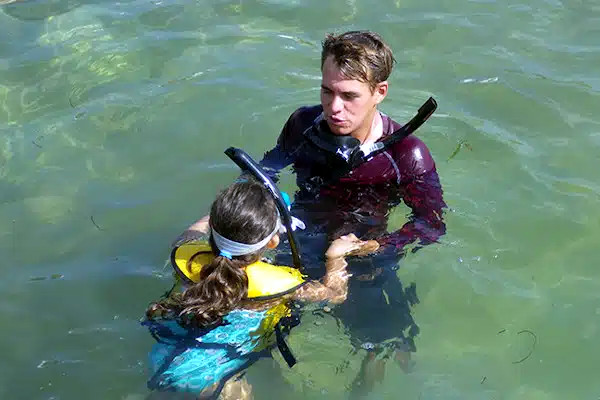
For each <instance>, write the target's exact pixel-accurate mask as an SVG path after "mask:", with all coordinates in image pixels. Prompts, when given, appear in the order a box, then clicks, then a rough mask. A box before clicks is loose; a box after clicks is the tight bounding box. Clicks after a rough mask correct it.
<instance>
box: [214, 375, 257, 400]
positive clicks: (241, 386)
mask: <svg viewBox="0 0 600 400" xmlns="http://www.w3.org/2000/svg"><path fill="white" fill-rule="evenodd" d="M253 398H254V396H253V395H252V385H251V384H250V383H248V380H247V379H246V377H245V376H243V374H239V375H237V376H234V377H233V378H231V379H229V380H228V381H227V383H225V386H223V390H222V391H221V395H220V396H219V400H252V399H253Z"/></svg>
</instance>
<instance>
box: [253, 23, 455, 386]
mask: <svg viewBox="0 0 600 400" xmlns="http://www.w3.org/2000/svg"><path fill="white" fill-rule="evenodd" d="M394 61H395V60H394V57H393V55H392V51H391V49H390V48H389V46H388V45H387V44H386V43H384V42H383V40H382V38H381V37H380V36H379V35H378V34H376V33H373V32H369V31H353V32H346V33H343V34H341V35H328V36H327V37H326V38H325V40H324V42H323V48H322V53H321V72H322V80H321V104H320V105H317V106H310V107H301V108H299V109H297V110H296V111H295V112H294V113H292V115H291V116H290V117H289V119H288V121H287V122H286V124H285V126H284V127H283V130H282V132H281V134H280V136H279V139H278V141H277V144H276V146H275V147H274V148H273V149H271V150H270V151H268V152H267V153H266V154H265V156H264V158H263V160H262V162H261V165H262V166H263V168H265V170H267V171H269V172H270V173H272V174H273V175H274V174H276V173H277V172H278V171H279V170H281V169H282V168H284V167H286V166H288V165H290V164H292V165H293V167H294V171H295V172H296V180H297V184H298V187H299V191H298V192H297V193H296V196H295V200H294V204H293V209H292V211H293V213H294V215H295V216H298V217H300V219H302V220H303V221H304V222H306V225H307V226H308V230H309V232H308V233H309V234H308V235H302V236H300V237H299V239H300V241H301V242H304V243H302V244H303V246H302V249H303V250H304V252H305V253H306V254H303V257H304V259H305V264H308V265H309V266H310V265H311V264H312V265H315V264H317V263H314V262H310V261H309V260H311V257H314V256H313V255H314V254H321V253H322V250H323V249H324V248H325V247H326V245H327V242H328V241H330V240H331V239H333V238H336V237H338V236H340V235H342V234H345V233H349V232H355V233H356V234H357V236H359V237H361V239H363V240H366V239H376V240H377V241H378V242H379V243H380V244H381V245H382V246H383V248H384V249H386V250H384V251H383V252H382V254H380V256H379V257H375V258H372V259H371V260H368V261H361V262H360V264H362V265H357V266H356V268H355V271H352V272H355V276H354V278H353V280H352V281H351V284H350V291H349V297H348V300H347V301H346V303H345V304H344V305H342V306H341V307H338V308H336V313H337V315H338V316H339V317H341V318H342V320H343V321H344V323H345V325H346V326H347V327H349V328H350V330H351V334H352V337H353V339H355V340H357V341H358V342H359V343H361V344H362V346H363V348H368V349H370V350H374V351H373V352H371V353H370V354H369V356H368V357H367V358H366V359H365V363H364V364H363V369H365V370H364V371H362V372H363V375H364V376H363V377H362V378H361V377H359V381H360V382H359V381H357V384H359V383H360V386H362V388H363V389H367V390H368V389H369V386H370V385H371V384H372V383H373V382H367V381H366V378H365V377H366V376H373V374H372V373H369V372H368V371H366V369H369V368H376V369H377V370H380V371H382V368H381V365H379V366H374V367H369V365H370V364H376V363H374V362H371V361H375V360H376V358H378V357H376V355H377V354H380V355H381V354H387V353H388V350H387V349H386V350H385V352H383V353H382V349H383V347H382V345H381V343H384V342H385V343H387V344H390V345H391V346H392V347H393V350H394V353H395V357H396V359H397V360H398V361H399V362H400V363H401V364H406V362H407V358H409V357H408V356H409V355H410V352H412V351H415V346H414V341H413V337H414V336H415V335H416V334H417V333H418V327H417V326H416V324H415V323H414V320H413V319H412V316H411V315H410V306H411V305H412V304H414V303H415V302H417V301H418V300H417V298H416V294H415V293H414V286H413V287H412V288H411V289H412V290H408V289H407V290H404V289H403V288H402V284H401V283H400V282H399V281H398V279H397V276H396V274H395V272H394V271H395V270H396V269H397V264H398V259H399V255H401V254H403V249H404V247H405V246H406V245H407V244H410V243H413V242H415V241H417V240H418V241H419V243H418V244H419V245H426V244H430V243H433V242H435V241H436V240H437V239H438V238H439V237H440V236H441V235H443V234H444V233H445V224H444V222H443V219H442V210H443V208H445V207H446V205H445V203H444V200H443V197H442V188H441V185H440V182H439V178H438V175H437V172H436V168H435V163H434V160H433V158H432V156H431V153H430V152H429V149H428V148H427V146H426V145H425V144H424V143H423V142H422V141H421V140H420V139H419V138H417V137H416V136H414V135H410V136H408V137H406V138H405V139H403V140H401V141H400V142H397V143H395V144H394V145H391V146H390V147H388V148H386V149H385V151H383V152H380V153H379V154H377V155H375V156H374V157H372V158H370V159H368V161H364V162H363V163H362V164H360V165H358V166H355V165H354V166H352V167H348V164H347V163H346V164H345V163H344V155H345V156H346V159H347V158H348V157H347V156H348V154H349V152H348V149H352V148H353V147H356V146H358V145H360V146H361V148H364V147H365V146H368V145H371V144H374V143H378V142H381V141H382V140H384V139H385V138H387V137H389V136H390V135H391V134H392V133H393V132H394V131H396V130H397V129H399V128H400V127H401V125H400V124H398V123H397V122H395V121H393V120H392V119H391V118H390V117H388V116H387V115H385V114H383V113H381V112H380V111H379V110H378V108H377V107H378V105H379V104H380V103H381V102H382V101H383V100H384V99H385V97H386V95H387V92H388V81H387V79H388V77H389V75H390V73H391V72H392V68H393V64H394ZM401 201H404V203H405V204H406V205H407V206H408V207H410V208H411V210H412V213H411V215H410V217H409V219H408V221H407V222H406V223H405V224H404V226H402V227H401V228H400V229H399V230H397V231H395V232H392V233H387V218H388V215H389V212H390V209H391V208H392V207H394V206H396V205H398V204H399V203H400V202H401ZM311 233H312V234H311ZM320 233H325V234H326V235H318V234H320ZM316 238H320V242H319V239H316ZM307 244H308V246H307ZM413 251H414V250H413ZM311 261H312V260H311ZM315 261H316V260H315ZM365 264H369V265H367V266H365ZM369 268H370V269H369ZM308 271H309V274H313V272H311V271H310V268H309V270H308ZM319 273H321V272H320V271H315V272H314V275H318V274H319ZM378 344H379V345H378ZM387 356H389V354H387ZM387 356H386V355H383V356H382V357H383V358H387ZM371 380H372V379H371Z"/></svg>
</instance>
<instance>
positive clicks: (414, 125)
mask: <svg viewBox="0 0 600 400" xmlns="http://www.w3.org/2000/svg"><path fill="white" fill-rule="evenodd" d="M436 109H437V102H436V101H435V99H434V98H433V97H430V98H429V99H428V100H427V101H426V102H425V103H424V104H423V105H422V106H421V107H420V108H419V111H418V112H417V114H416V115H415V116H414V117H413V118H412V119H411V120H410V121H409V122H408V123H407V124H405V125H404V126H402V127H401V128H400V129H398V130H396V131H394V132H393V133H392V134H391V135H389V136H388V137H387V138H385V139H384V140H382V141H380V142H375V143H373V144H372V145H371V146H369V147H368V148H367V149H366V151H365V150H364V149H361V146H360V141H359V140H358V139H356V138H354V137H351V136H339V135H334V134H333V133H331V131H329V128H328V127H327V123H326V122H325V121H324V120H321V121H319V122H317V123H316V124H315V125H313V127H312V128H310V129H307V130H306V131H305V132H304V136H305V137H306V138H307V139H308V140H309V141H310V142H311V143H312V144H314V145H315V146H316V147H318V148H320V149H321V150H324V151H325V152H327V153H329V154H330V162H331V164H332V167H333V168H334V169H335V171H334V172H333V175H332V178H333V179H339V178H341V177H342V176H344V175H346V174H347V173H348V172H350V171H352V170H353V169H355V168H357V167H358V166H359V165H361V164H363V163H365V162H367V161H369V160H370V159H372V158H373V157H375V156H376V155H377V154H379V153H381V152H383V151H385V149H387V148H388V147H390V146H392V145H394V144H396V143H398V142H399V141H401V140H403V139H404V138H406V137H407V136H408V135H410V134H411V133H413V132H414V131H416V130H417V129H418V128H419V127H420V126H421V125H423V124H424V123H425V121H427V119H429V117H430V116H431V114H433V113H434V112H435V110H436Z"/></svg>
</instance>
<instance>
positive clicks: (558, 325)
mask: <svg viewBox="0 0 600 400" xmlns="http://www.w3.org/2000/svg"><path fill="white" fill-rule="evenodd" d="M357 28H358V29H365V28H368V29H373V30H377V31H378V32H380V33H381V34H382V35H383V36H384V37H385V38H386V39H387V41H388V42H389V43H390V45H391V47H392V48H393V49H394V50H395V54H396V58H397V60H398V65H397V67H396V69H395V72H394V73H393V75H392V78H391V80H390V94H389V96H388V98H387V99H386V100H385V102H384V104H383V107H382V110H383V111H385V112H386V113H388V114H389V115H391V116H393V117H394V118H395V119H397V120H399V121H404V120H406V119H407V118H409V117H410V116H412V114H413V113H414V110H415V109H416V107H418V106H419V105H420V104H421V103H422V102H423V101H424V100H426V99H427V97H428V96H430V95H433V96H435V98H436V99H437V100H438V103H439V104H440V107H439V109H438V112H437V113H436V114H435V115H434V116H433V117H432V119H431V120H430V121H429V122H428V123H427V124H426V125H425V126H424V127H423V128H421V129H420V131H419V135H420V136H421V137H422V138H423V139H424V140H425V141H426V142H427V144H428V146H429V147H430V149H431V151H432V153H433V154H434V157H435V158H436V161H437V167H438V171H439V173H440V177H441V180H442V184H443V187H444V191H445V199H446V201H447V203H448V204H449V206H450V208H451V211H449V212H448V213H447V215H446V221H447V226H448V234H447V235H446V236H444V237H443V238H442V240H441V242H440V243H439V244H436V245H432V246H429V247H427V248H425V249H423V250H421V251H419V252H417V253H415V254H411V255H409V256H408V257H407V258H406V259H405V260H404V261H403V263H402V267H401V268H400V270H399V271H398V274H399V276H400V279H401V280H402V281H403V282H405V283H407V284H408V283H410V282H415V283H416V287H417V294H418V296H419V298H420V300H421V302H420V304H418V305H417V306H416V307H415V309H414V318H415V320H416V322H417V324H418V325H419V327H420V328H421V333H420V334H419V336H418V337H417V340H416V345H417V352H416V353H415V354H414V357H413V360H414V361H415V366H414V370H413V372H412V373H409V374H406V373H404V372H402V370H401V369H400V368H399V367H398V366H396V365H395V364H394V363H392V362H389V363H388V365H387V370H386V375H385V379H384V380H383V382H381V383H380V384H379V385H378V386H376V388H375V390H374V391H373V392H372V393H371V394H370V398H372V399H415V400H416V399H423V400H425V399H473V400H475V399H490V400H491V399H495V400H497V399H510V400H513V399H534V400H538V399H539V400H542V399H543V400H550V399H561V400H562V399H598V397H599V396H600V384H599V383H597V382H598V381H597V376H596V372H595V371H596V368H597V362H598V360H600V347H599V346H597V341H598V339H600V325H599V322H598V321H599V319H600V303H599V298H600V295H599V293H600V279H599V278H600V273H599V272H597V267H598V265H597V264H596V263H597V259H598V257H597V254H596V252H597V251H598V249H599V245H598V238H599V237H600V217H599V215H600V213H599V212H598V211H599V210H600V184H599V183H598V182H599V181H600V180H599V178H600V173H599V172H597V171H598V165H599V162H600V156H599V154H600V117H599V116H598V112H599V110H600V75H598V66H599V65H600V3H598V2H597V1H588V2H583V1H565V2H561V1H559V0H556V1H553V0H531V1H528V2H524V1H520V2H519V1H515V0H508V1H503V2H499V1H498V2H496V1H492V0H487V1H486V0H479V1H433V0H420V1H417V0H405V1H401V0H398V1H377V2H372V1H367V0H346V1H340V0H334V1H329V2H323V1H315V0H311V1H300V0H294V1H292V0H290V1H281V0H272V1H256V0H254V1H252V0H251V1H242V0H240V1H238V2H230V1H216V0H213V1H202V0H198V1H186V0H183V1H180V2H174V1H150V0H146V1H142V0H135V1H122V2H101V1H88V2H78V0H50V1H45V0H37V1H33V0H32V1H21V2H17V3H14V4H9V5H4V6H1V8H0V38H1V40H0V255H1V259H2V264H1V272H2V275H1V279H0V292H1V293H2V295H3V296H2V297H3V300H2V302H0V316H1V317H2V318H1V321H2V323H1V324H2V325H1V326H2V336H1V340H0V354H2V358H3V361H2V363H0V398H2V399H61V400H63V399H81V398H86V399H127V400H137V399H141V398H143V396H144V395H145V393H146V391H145V380H146V377H147V375H146V354H147V351H148V349H149V347H150V346H151V344H152V339H151V338H150V337H149V335H148V334H147V333H146V332H145V331H144V330H143V329H142V328H141V327H140V326H139V325H138V319H139V318H140V316H141V315H142V313H143V311H144V309H145V306H146V305H147V303H148V302H149V301H151V300H152V299H155V298H156V297H157V296H159V295H160V294H162V293H163V292H164V291H165V290H166V289H167V288H168V287H169V284H170V277H169V272H170V271H169V269H168V267H165V261H166V259H167V255H168V250H169V247H168V246H169V243H170V241H171V240H172V239H173V238H174V237H175V236H176V235H177V234H178V233H179V232H180V231H181V230H182V229H183V228H184V227H185V226H186V225H187V224H189V223H190V222H191V221H193V220H195V219H196V218H198V217H200V216H202V215H204V214H205V213H206V212H207V207H208V205H209V204H210V201H211V200H212V198H213V196H214V194H215V192H216V191H217V190H218V189H219V188H221V187H223V186H224V185H226V184H227V183H228V182H231V180H232V179H233V178H234V177H235V176H236V175H237V170H236V168H234V166H233V165H232V163H230V162H229V161H228V160H227V159H226V157H225V156H224V155H223V153H222V151H223V150H224V149H225V148H226V147H227V146H229V145H234V146H238V147H243V148H244V149H246V150H247V151H248V152H249V153H250V154H252V155H254V156H255V157H257V158H260V156H261V155H262V152H263V151H265V150H266V149H268V148H269V147H270V146H271V145H272V144H273V143H274V141H275V139H276V137H277V135H278V133H279V130H280V128H281V126H282V124H283V123H284V122H285V120H286V119H287V117H288V115H289V113H290V112H292V111H293V110H294V109H295V108H296V107H298V106H300V105H304V104H314V103H317V102H318V86H319V79H320V73H319V69H318V60H319V55H320V53H319V50H320V41H321V39H322V38H323V36H324V34H325V33H326V32H329V31H332V30H336V31H343V30H348V29H357ZM461 142H464V143H466V144H468V145H469V146H463V147H462V148H461V149H460V151H459V152H458V153H457V154H456V155H455V156H454V157H452V158H451V159H449V158H450V157H451V155H452V154H453V153H454V151H455V149H456V148H457V146H458V145H459V144H460V143H461ZM282 186H283V188H285V189H287V190H288V191H293V190H294V180H293V177H292V176H291V175H290V174H289V173H288V174H285V175H284V176H283V179H282ZM406 212H407V209H406V208H405V207H404V206H401V207H398V209H396V210H395V211H394V214H393V217H392V220H391V224H390V225H391V226H390V228H398V227H400V226H401V225H402V222H403V221H404V219H405V214H406ZM318 321H321V322H319V324H321V325H319V326H318V324H316V322H318ZM524 330H527V331H530V332H533V333H534V334H535V335H536V337H537V344H536V346H535V348H534V349H533V352H532V354H531V356H530V357H528V358H527V359H526V360H524V361H523V362H520V363H515V362H517V361H519V360H521V359H523V358H524V357H525V356H527V354H528V353H529V352H530V350H531V349H532V342H533V337H532V335H531V334H530V333H527V332H523V333H521V334H519V332H522V331H524ZM290 342H291V343H290V344H291V345H292V346H293V348H294V349H295V351H296V353H297V354H296V355H297V356H298V358H299V359H300V363H299V364H298V365H297V366H296V367H295V368H294V369H293V370H288V369H287V368H286V367H284V366H283V363H282V362H281V360H280V359H279V358H278V357H277V356H276V361H275V362H273V361H270V360H263V361H260V362H259V363H257V364H256V365H255V366H253V368H252V369H251V370H250V372H249V380H250V382H251V383H252V384H253V385H254V388H255V390H256V398H289V399H303V398H309V399H329V398H335V399H337V398H340V399H342V398H345V391H346V387H347V386H349V385H350V384H351V382H352V380H353V378H354V376H355V375H356V373H357V371H358V367H359V364H360V360H361V359H362V356H363V355H364V354H363V353H360V352H359V353H358V354H351V349H352V348H351V347H350V345H349V341H348V337H347V336H346V335H345V334H344V333H343V331H339V330H338V328H337V326H336V324H335V322H334V321H333V319H331V318H324V319H320V318H318V317H313V316H312V315H308V316H307V317H306V318H305V319H304V321H303V324H302V325H301V326H300V327H298V328H297V329H296V330H294V332H293V335H292V337H290ZM336 368H337V370H336Z"/></svg>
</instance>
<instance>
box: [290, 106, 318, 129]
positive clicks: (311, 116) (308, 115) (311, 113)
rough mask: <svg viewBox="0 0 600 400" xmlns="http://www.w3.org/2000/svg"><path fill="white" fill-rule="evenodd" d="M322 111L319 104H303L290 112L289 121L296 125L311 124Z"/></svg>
mask: <svg viewBox="0 0 600 400" xmlns="http://www.w3.org/2000/svg"><path fill="white" fill-rule="evenodd" d="M322 112H323V107H322V106H321V105H316V106H303V107H300V108H298V109H296V111H294V112H293V113H292V115H291V116H290V121H293V122H294V123H295V124H298V125H312V123H313V122H314V120H315V119H316V118H317V117H318V116H319V115H320V114H321V113H322Z"/></svg>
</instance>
